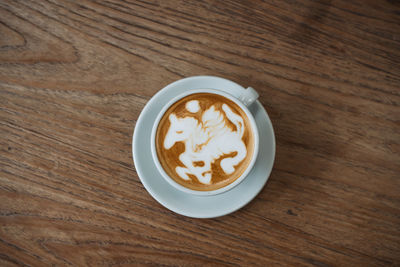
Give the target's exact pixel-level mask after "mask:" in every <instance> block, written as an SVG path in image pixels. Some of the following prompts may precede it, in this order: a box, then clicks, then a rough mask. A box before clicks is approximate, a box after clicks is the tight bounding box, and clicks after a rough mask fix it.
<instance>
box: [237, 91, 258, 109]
mask: <svg viewBox="0 0 400 267" xmlns="http://www.w3.org/2000/svg"><path fill="white" fill-rule="evenodd" d="M259 96H260V95H259V94H258V93H257V91H256V90H254V88H252V87H247V88H246V89H244V91H243V92H242V93H241V94H240V96H239V100H240V102H242V103H243V104H244V105H245V106H246V107H248V106H250V105H251V104H253V103H254V101H256V100H257V98H258V97H259Z"/></svg>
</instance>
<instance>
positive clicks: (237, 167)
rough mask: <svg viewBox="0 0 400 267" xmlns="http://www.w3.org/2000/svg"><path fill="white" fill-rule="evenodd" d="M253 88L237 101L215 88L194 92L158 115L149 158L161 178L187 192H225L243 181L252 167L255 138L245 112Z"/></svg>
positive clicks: (175, 100) (252, 97)
mask: <svg viewBox="0 0 400 267" xmlns="http://www.w3.org/2000/svg"><path fill="white" fill-rule="evenodd" d="M257 98H258V93H257V92H256V91H255V90H254V89H253V88H251V87H249V88H247V89H245V90H244V91H243V92H242V94H241V95H240V96H239V97H235V96H233V95H231V94H229V93H226V92H224V91H222V90H218V89H193V90H188V91H186V92H184V93H182V94H179V95H177V96H175V97H174V98H173V99H172V100H170V101H169V102H168V103H167V104H166V105H165V106H164V107H163V108H162V109H161V111H160V113H159V114H158V116H157V117H156V120H155V121H154V124H153V128H152V133H151V153H152V157H153V160H154V163H155V165H156V167H157V169H158V171H159V172H160V174H161V175H162V177H163V178H164V179H165V180H166V181H167V182H168V183H169V184H170V185H172V186H173V187H175V188H176V189H178V190H181V191H183V192H185V193H190V194H194V195H200V196H209V195H216V194H220V193H223V192H226V191H228V190H230V189H232V188H234V187H235V186H237V185H238V184H239V183H240V182H242V181H243V180H244V179H245V178H246V177H247V176H248V174H249V173H250V171H251V170H252V168H253V166H254V163H255V162H256V159H257V155H258V147H259V134H258V129H257V125H256V122H255V119H254V117H253V115H252V114H251V112H250V111H249V109H248V107H249V106H250V105H251V104H252V103H253V102H254V101H256V100H257Z"/></svg>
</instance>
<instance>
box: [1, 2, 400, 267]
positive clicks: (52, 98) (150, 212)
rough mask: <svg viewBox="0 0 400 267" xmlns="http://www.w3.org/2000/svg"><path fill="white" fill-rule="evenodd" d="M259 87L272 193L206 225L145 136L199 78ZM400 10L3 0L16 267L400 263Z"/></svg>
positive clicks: (5, 252)
mask: <svg viewBox="0 0 400 267" xmlns="http://www.w3.org/2000/svg"><path fill="white" fill-rule="evenodd" d="M204 74H206V75H216V76H221V77H224V78H228V79H231V80H233V81H235V82H237V83H239V84H242V85H243V86H252V87H254V88H256V89H257V90H258V91H259V92H260V95H261V99H260V101H261V103H262V104H263V105H264V107H265V108H266V110H267V111H268V112H269V114H270V117H271V119H272V122H273V125H274V127H275V133H276V138H277V155H276V162H275V166H274V170H273V172H272V174H271V177H270V179H269V181H268V183H267V185H266V187H265V188H264V189H263V190H262V191H261V193H260V194H259V195H258V196H257V197H256V198H255V199H254V200H253V201H252V202H251V203H250V204H248V205H247V206H246V207H244V208H243V209H241V210H239V211H237V212H235V213H233V214H231V215H228V216H224V217H220V218H217V219H192V218H187V217H183V216H180V215H177V214H174V213H172V212H170V211H169V210H167V209H166V208H164V207H162V206H161V205H160V204H158V203H157V202H156V201H155V200H154V199H153V198H152V197H151V196H150V195H149V194H148V193H147V191H146V190H145V189H144V187H143V185H142V184H141V183H140V180H139V178H138V175H137V174H136V172H135V168H134V165H133V163H132V155H131V138H132V134H133V128H134V126H135V123H136V121H137V119H138V116H139V114H140V112H141V110H142V109H143V107H144V105H145V104H146V102H147V101H148V100H149V99H150V98H151V97H152V96H153V95H154V94H155V93H156V92H157V91H158V90H160V89H161V88H163V87H164V86H165V85H167V84H169V83H171V82H173V81H175V80H177V79H180V78H183V77H187V76H193V75H204ZM399 87H400V3H399V2H398V1H393V0H391V1H375V0H369V1H362V0H359V1H347V0H332V1H329V0H326V1H292V0H287V1H278V0H277V1H265V2H261V1H205V2H203V1H194V0H193V1H155V2H147V1H142V0H141V1H134V0H125V1H122V0H105V1H103V0H91V1H87V0H83V1H66V0H65V1H63V0H59V1H58V0H57V1H56V0H42V1H36V0H17V1H12V0H1V1H0V93H1V95H0V103H1V110H0V116H1V119H0V123H1V124H0V125H1V126H0V129H1V132H0V136H1V139H0V142H1V152H0V162H1V163H0V164H1V165H0V166H1V176H0V266H14V265H30V266H46V265H53V264H55V265H61V266H63V265H73V266H83V265H91V266H111V265H117V266H124V265H131V264H139V265H166V266H184V265H188V266H193V265H198V266H203V265H213V266H214V265H221V266H223V265H231V266H257V265H259V266H274V265H291V266H391V265H393V266H395V265H397V266H399V265H400V177H399V173H400V126H399V125H400V124H399V119H400V108H399V105H400V89H399Z"/></svg>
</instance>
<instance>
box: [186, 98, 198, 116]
mask: <svg viewBox="0 0 400 267" xmlns="http://www.w3.org/2000/svg"><path fill="white" fill-rule="evenodd" d="M185 107H186V109H187V110H188V111H189V112H192V113H197V112H198V111H199V110H200V105H199V101H197V100H192V101H188V102H187V103H186V106H185Z"/></svg>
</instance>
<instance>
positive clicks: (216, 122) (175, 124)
mask: <svg viewBox="0 0 400 267" xmlns="http://www.w3.org/2000/svg"><path fill="white" fill-rule="evenodd" d="M193 102H195V100H194V101H190V102H188V104H189V105H188V104H186V109H188V111H190V112H193V110H198V103H197V101H196V102H195V103H196V104H197V105H195V104H191V103H193ZM194 107H196V108H194ZM222 109H223V111H224V114H222V113H221V112H220V111H218V110H215V107H214V106H211V107H210V108H208V109H207V110H206V111H205V112H204V113H203V115H202V116H201V121H198V120H197V119H196V118H193V117H189V116H188V117H184V118H178V117H176V115H175V113H172V114H170V115H169V121H170V124H171V125H170V127H169V130H168V132H167V134H166V136H165V139H164V148H165V149H170V148H171V147H172V146H173V145H174V144H175V143H176V142H183V143H184V145H185V151H184V152H183V153H182V154H180V155H179V160H180V161H181V162H182V163H183V165H184V167H179V166H178V167H176V168H175V171H176V173H177V174H178V175H179V176H180V177H181V178H183V179H185V180H190V179H191V178H190V177H189V175H190V174H192V175H194V176H196V178H197V179H198V180H199V182H200V183H203V184H210V182H211V178H212V172H211V164H212V163H214V162H215V160H217V159H219V158H220V157H221V156H223V155H229V154H231V153H236V154H235V156H234V157H227V158H224V159H223V160H221V161H220V167H221V168H222V170H223V171H224V172H225V173H226V174H231V173H233V172H234V170H235V166H236V165H237V164H238V163H240V162H241V161H242V160H243V159H244V158H245V157H246V154H247V149H246V147H245V145H244V143H243V141H242V137H243V125H244V123H243V119H242V117H240V116H239V115H237V114H235V113H233V111H232V110H231V109H230V108H229V106H228V105H226V104H223V105H222ZM194 112H195V111H194ZM224 116H225V117H227V119H228V120H229V121H230V122H232V123H233V124H234V125H235V127H236V131H232V130H231V129H230V127H229V126H228V125H227V124H226V123H225V121H224ZM195 162H197V164H195Z"/></svg>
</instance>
